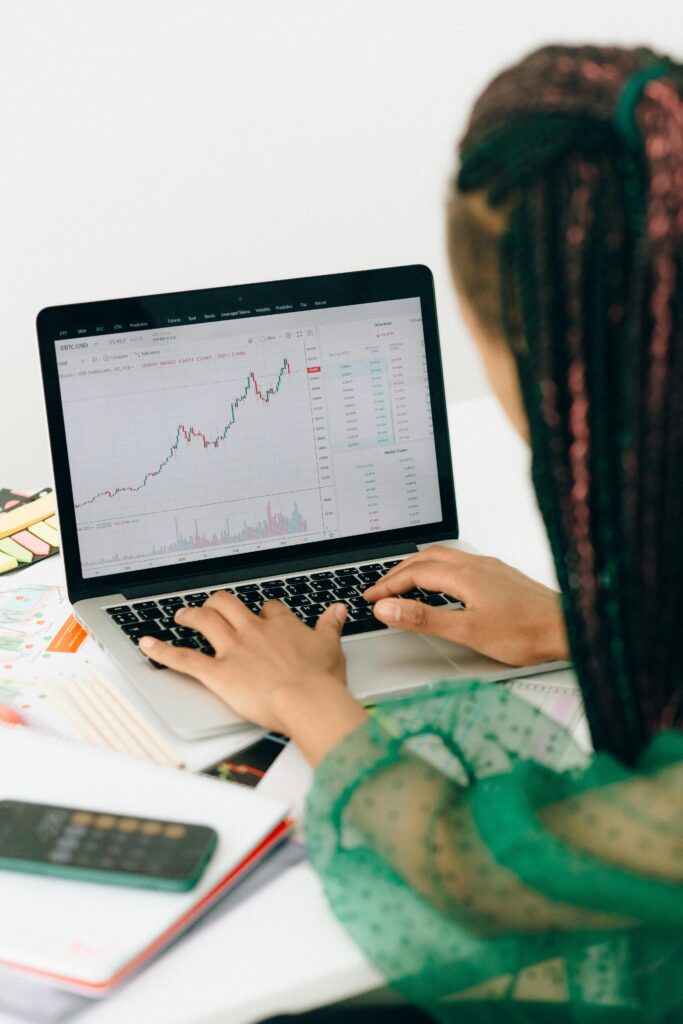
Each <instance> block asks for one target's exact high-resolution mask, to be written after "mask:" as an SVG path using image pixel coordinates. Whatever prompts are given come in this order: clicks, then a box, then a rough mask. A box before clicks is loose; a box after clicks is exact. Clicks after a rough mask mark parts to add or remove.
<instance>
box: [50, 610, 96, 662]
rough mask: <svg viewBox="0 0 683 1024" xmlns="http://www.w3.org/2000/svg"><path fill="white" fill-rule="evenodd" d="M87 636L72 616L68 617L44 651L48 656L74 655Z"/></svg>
mask: <svg viewBox="0 0 683 1024" xmlns="http://www.w3.org/2000/svg"><path fill="white" fill-rule="evenodd" d="M87 635H88V634H87V633H86V631H85V630H84V629H83V627H82V626H79V624H78V623H77V622H76V620H75V618H74V617H73V615H70V616H69V618H68V619H67V620H66V622H65V623H64V625H63V626H62V627H61V629H60V630H59V632H58V633H56V634H55V635H54V636H53V638H52V640H51V641H50V644H49V646H48V647H47V648H46V650H47V651H48V652H49V653H50V654H75V653H76V651H77V650H78V648H79V647H80V646H81V644H82V643H83V641H84V640H85V638H86V637H87Z"/></svg>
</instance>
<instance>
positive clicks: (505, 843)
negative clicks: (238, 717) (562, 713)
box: [307, 682, 683, 1024]
mask: <svg viewBox="0 0 683 1024" xmlns="http://www.w3.org/2000/svg"><path fill="white" fill-rule="evenodd" d="M307 838H308V843H309V849H310V856H311V860H312V863H313V864H314V866H315V868H316V869H317V871H318V872H319V874H320V877H321V879H322V881H323V884H324V888H325V891H326V893H327V897H328V899H329V901H330V904H331V906H332V908H333V910H334V912H335V914H336V915H337V916H338V918H339V919H340V921H341V922H342V923H343V924H344V925H345V927H346V928H347V929H348V931H349V932H350V934H351V935H352V937H353V938H354V939H355V941H356V942H357V943H358V944H359V945H360V946H361V948H362V949H363V950H364V951H365V953H366V954H367V956H368V957H369V959H370V960H371V961H373V962H374V963H375V965H376V966H377V967H378V968H379V970H380V971H381V972H382V973H383V974H384V975H385V976H386V977H387V979H388V980H389V981H390V982H391V983H392V984H393V985H394V986H395V987H396V988H397V989H399V990H400V991H401V993H402V994H403V995H404V996H405V997H406V998H407V999H408V1000H410V1001H411V1002H413V1003H415V1004H417V1005H419V1006H421V1007H422V1008H423V1009H425V1010H427V1011H428V1012H429V1013H431V1014H432V1015H433V1016H434V1017H435V1018H436V1019H437V1020H439V1021H443V1022H454V1024H455V1022H458V1024H460V1022H468V1024H469V1022H477V1024H478V1022H489V1021H490V1022H493V1021H495V1022H496V1024H504V1022H508V1021H510V1022H513V1021H514V1022H517V1021H519V1022H521V1021H524V1022H530V1021H534V1022H536V1021H538V1022H545V1021H548V1022H550V1021H552V1022H553V1024H563V1022H565V1021H567V1022H568V1021H572V1022H581V1024H584V1022H585V1024H588V1022H590V1024H593V1022H602V1021H606V1022H612V1021H615V1022H616V1021H618V1022H619V1024H632V1022H643V1024H644V1022H647V1024H652V1022H664V1021H666V1022H667V1024H673V1022H674V1021H680V1020H683V967H682V965H683V734H682V733H681V732H678V731H667V732H663V733H660V734H659V735H658V736H656V737H655V738H654V739H653V740H652V741H651V742H650V744H649V746H648V747H647V749H646V751H645V752H644V754H643V755H642V757H641V758H640V760H639V762H638V764H637V765H636V766H635V767H634V768H626V767H624V766H623V765H622V764H621V763H620V762H619V761H617V760H616V759H615V758H613V757H611V756H610V755H608V754H605V753H600V754H594V755H588V754H586V753H584V752H582V751H581V750H580V749H579V747H578V746H577V745H576V744H575V743H574V742H573V740H572V739H571V737H570V736H569V735H568V734H567V733H566V732H564V731H563V729H562V728H561V727H560V726H558V725H556V724H555V723H553V722H552V721H550V720H549V719H548V718H546V717H545V716H544V715H543V714H542V713H541V712H540V711H539V710H538V709H537V708H534V707H532V706H531V705H529V704H527V703H526V702H525V701H523V700H522V699H520V698H518V697H516V696H515V695H514V694H512V693H510V692H509V691H508V690H506V689H505V687H502V686H500V685H496V684H490V683H475V682H472V683H442V684H440V685H439V686H438V687H436V688H433V689H431V690H430V691H428V692H425V693H422V694H419V695H416V696H412V697H410V698H408V699H405V700H399V701H392V702H388V703H385V704H383V705H382V706H381V708H380V709H379V710H378V712H377V713H376V714H374V715H373V716H372V717H371V718H370V720H369V721H368V723H367V725H365V726H363V727H361V728H359V729H357V730H356V731H355V732H353V733H351V734H350V735H349V736H348V737H346V739H345V740H344V741H342V743H340V744H339V746H338V747H337V748H336V749H335V750H333V751H332V752H331V753H330V754H329V755H328V757H327V758H326V759H325V761H324V762H323V764H322V765H321V766H320V768H319V769H318V771H317V773H316V776H315V781H314V785H313V788H312V791H311V793H310V796H309V801H308V807H307Z"/></svg>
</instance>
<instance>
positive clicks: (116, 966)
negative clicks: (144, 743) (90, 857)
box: [0, 729, 289, 996]
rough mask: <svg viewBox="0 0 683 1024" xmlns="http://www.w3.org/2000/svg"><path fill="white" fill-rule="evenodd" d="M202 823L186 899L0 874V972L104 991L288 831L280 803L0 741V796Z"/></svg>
mask: <svg viewBox="0 0 683 1024" xmlns="http://www.w3.org/2000/svg"><path fill="white" fill-rule="evenodd" d="M3 798H13V799H24V800H40V801H42V802H45V803H56V804H59V803H61V804H67V805H69V806H74V807H79V806H80V807H84V808H97V809H102V810H111V811H112V812H118V813H126V814H132V815H143V816H146V817H147V816H149V817H154V818H167V819H175V820H180V821H188V822H193V821H194V822H197V823H201V824H206V825H210V826H212V827H213V828H215V829H216V831H217V832H218V835H219V841H218V846H217V849H216V852H215V854H214V856H213V859H212V860H211V862H210V864H209V866H208V868H207V869H206V871H205V873H204V875H203V876H202V878H201V880H200V882H199V884H198V885H197V886H196V887H195V888H194V889H193V890H191V891H190V892H186V893H164V892H158V891H154V890H145V889H122V888H121V887H120V886H107V885H99V884H94V883H87V882H75V881H65V880H62V879H56V878H48V877H43V876H39V875H28V874H21V873H19V872H14V871H0V907H2V913H1V914H0V967H4V968H14V969H16V970H17V971H20V972H23V973H24V974H25V975H26V976H32V977H34V978H35V977H39V978H41V979H43V980H44V981H48V982H50V983H51V984H52V985H56V986H58V987H60V988H64V989H68V990H70V991H74V992H80V993H82V994H84V995H89V996H103V995H106V994H107V993H108V992H109V991H111V989H112V988H114V987H115V986H116V985H117V984H119V983H120V982H121V981H123V980H124V979H125V978H127V977H129V976H130V975H132V974H133V973H134V972H136V971H137V970H139V969H140V968H141V967H143V966H144V965H145V964H146V963H147V962H148V961H149V960H151V959H152V958H153V957H155V956H156V955H158V954H159V953H160V952H161V951H162V950H163V949H164V948H165V947H166V946H167V945H169V944H170V943H171V942H172V941H174V939H176V938H177V937H178V936H179V935H180V934H181V933H182V932H183V931H184V930H185V929H186V928H188V927H189V926H190V925H191V924H193V923H194V921H196V920H197V918H198V917H200V916H201V915H202V914H203V913H205V912H206V911H207V910H208V909H209V908H210V907H211V906H212V905H213V904H214V903H215V902H216V901H217V900H218V899H219V898H220V897H221V896H222V895H223V894H224V893H225V892H227V891H228V889H230V888H231V887H232V886H233V885H234V884H235V883H236V882H237V881H238V880H239V879H240V878H241V877H242V876H243V875H244V874H246V872H247V871H249V869H250V868H251V867H253V866H254V865H255V864H257V863H258V862H259V860H260V859H261V858H262V857H263V856H264V855H265V854H266V853H267V852H268V851H269V850H270V849H271V848H272V847H273V846H274V845H276V844H277V843H278V842H279V841H280V840H281V839H283V838H284V837H285V835H286V834H287V833H288V831H289V823H288V822H287V820H286V814H287V804H286V802H285V801H283V800H278V799H273V798H269V797H263V796H260V795H259V794H258V793H255V792H253V791H250V790H248V789H246V788H245V787H241V786H237V785H234V784H229V783H225V782H223V781H220V780H217V779H210V778H205V777H203V776H196V775H190V774H186V773H184V772H179V771H177V770H175V769H172V768H165V767H162V766H159V765H151V764H146V763H140V762H138V761H134V760H132V759H130V758H127V757H122V756H121V755H118V754H116V753H114V752H111V751H101V750H94V749H93V748H91V747H81V746H77V745H74V744H68V743H65V742H64V741H62V740H58V739H53V738H46V737H44V736H40V735H38V734H36V733H32V732H31V731H30V730H28V729H21V730H20V729H15V730H9V729H6V730H5V731H3V733H2V736H1V737H0V799H3Z"/></svg>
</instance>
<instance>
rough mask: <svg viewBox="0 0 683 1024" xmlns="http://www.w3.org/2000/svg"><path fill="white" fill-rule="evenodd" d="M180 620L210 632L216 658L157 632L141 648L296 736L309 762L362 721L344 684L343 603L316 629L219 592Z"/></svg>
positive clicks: (236, 707) (252, 717) (271, 607)
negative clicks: (176, 643) (170, 641)
mask: <svg viewBox="0 0 683 1024" xmlns="http://www.w3.org/2000/svg"><path fill="white" fill-rule="evenodd" d="M175 619H176V621H177V623H178V625H181V626H188V627H189V628H190V629H196V630H198V631H199V632H200V633H201V634H202V635H203V636H205V637H206V639H207V640H208V642H209V643H210V644H211V646H212V647H213V648H214V650H215V652H216V654H215V656H214V657H209V655H206V654H202V653H201V652H200V651H195V650H191V649H189V648H185V647H173V646H172V645H171V644H167V643H163V642H162V641H160V640H155V639H154V638H153V637H143V638H142V639H141V640H140V648H141V649H142V650H143V651H144V653H145V654H146V655H148V656H149V657H150V658H152V660H153V661H157V662H159V664H161V665H166V666H168V668H172V669H175V670H176V671H178V672H184V673H186V674H187V675H189V676H193V677H194V678H195V679H197V680H199V681H200V682H201V683H203V684H204V685H205V686H207V687H208V688H209V689H210V690H212V691H213V692H214V693H215V694H216V695H217V696H218V697H220V698H221V699H222V700H224V701H225V703H226V704H229V705H230V707H231V708H232V709H233V711H235V712H236V713H237V714H238V715H241V716H242V717H243V718H245V719H247V720H248V721H251V722H254V723H255V724H256V725H261V726H263V727H264V728H266V729H271V730H274V731H276V732H281V733H284V734H285V735H287V736H291V737H292V739H294V740H296V742H297V743H298V744H299V746H300V747H301V749H302V751H303V753H304V755H305V756H306V757H308V759H309V760H310V761H311V762H312V763H314V764H317V763H318V762H319V761H320V760H322V758H323V757H324V756H325V754H326V753H327V751H328V750H329V749H331V747H333V746H335V745H336V743H337V742H339V740H340V739H341V738H342V737H343V736H344V735H346V733H347V732H350V731H351V730H352V729H354V728H355V727H356V726H357V725H360V724H361V722H363V721H364V720H365V718H366V712H365V710H364V709H363V708H362V707H361V706H360V705H359V704H358V703H357V701H356V700H354V698H353V697H352V696H351V694H350V693H349V692H348V690H347V689H346V662H345V659H344V655H343V653H342V649H341V642H340V638H341V631H342V627H343V625H344V621H345V619H346V608H345V606H344V605H341V604H334V605H330V607H329V608H327V609H326V610H325V612H324V613H323V614H322V615H321V616H320V618H319V619H318V622H317V624H316V626H315V628H314V629H311V628H310V626H306V625H304V623H303V622H301V621H300V620H299V619H297V617H296V615H294V613H293V612H292V611H291V610H290V609H289V608H287V607H286V605H284V604H281V603H280V602H279V601H267V602H266V604H264V606H263V608H262V610H261V614H260V615H255V614H254V613H253V612H251V611H250V610H249V609H248V608H246V607H245V605H243V604H242V602H241V601H240V600H239V598H237V597H234V596H233V595H232V594H228V593H225V592H222V593H217V594H213V595H212V596H211V597H210V598H209V599H208V601H206V603H205V604H204V605H202V606H201V607H197V608H181V609H179V611H178V612H176V615H175Z"/></svg>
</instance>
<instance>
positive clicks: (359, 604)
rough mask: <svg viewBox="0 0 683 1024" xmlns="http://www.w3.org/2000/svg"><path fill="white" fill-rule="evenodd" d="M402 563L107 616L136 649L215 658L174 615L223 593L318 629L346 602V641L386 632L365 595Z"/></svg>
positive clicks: (118, 609)
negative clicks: (145, 644)
mask: <svg viewBox="0 0 683 1024" xmlns="http://www.w3.org/2000/svg"><path fill="white" fill-rule="evenodd" d="M401 561H402V559H400V558H397V559H392V560H390V561H384V562H370V563H367V564H362V565H347V566H343V567H342V568H340V569H328V570H326V571H324V572H308V573H301V574H299V575H297V576H281V577H273V578H272V579H268V580H259V582H258V583H238V584H232V585H231V586H229V587H213V588H211V589H210V590H198V591H192V592H190V593H186V594H171V595H165V596H163V597H158V598H147V599H146V600H144V601H131V602H130V603H129V604H121V605H116V606H115V607H111V608H106V609H105V611H106V612H107V614H108V615H109V616H111V620H112V622H113V623H115V624H116V625H117V626H118V627H119V629H120V630H121V631H122V632H123V633H124V634H125V635H126V636H127V637H128V639H129V640H130V641H131V642H132V643H134V644H137V642H138V640H139V639H140V637H142V636H154V637H156V638H157V639H158V640H166V641H169V642H170V643H172V644H173V645H174V646H176V647H189V648H192V649H194V650H198V651H202V652H203V653H204V654H209V655H213V654H215V651H214V649H213V647H212V646H211V644H209V643H208V641H207V640H206V639H205V638H204V637H203V636H202V634H201V633H198V632H197V631H196V630H193V629H189V628H187V627H186V626H179V625H178V624H177V623H176V621H175V619H174V618H173V616H174V615H175V613H176V611H177V610H178V608H183V607H188V608H189V607H194V606H196V605H202V604H204V602H205V601H206V600H207V598H209V597H210V596H211V594H218V593H221V592H223V591H225V592H226V593H228V594H235V595H236V596H237V597H239V599H240V600H241V601H242V602H243V603H244V604H245V605H246V606H247V608H249V609H251V611H253V612H257V613H258V612H259V611H260V610H261V607H262V605H263V604H264V603H265V602H266V601H270V600H272V599H274V598H276V599H277V600H279V601H282V602H283V603H284V604H286V605H288V606H289V607H290V608H291V609H292V611H293V612H294V614H295V615H297V616H298V617H299V618H300V619H301V620H302V621H303V622H305V623H306V625H307V626H315V624H316V622H317V621H318V617H319V616H320V615H322V613H323V611H324V610H325V608H326V607H327V606H328V605H330V604H333V603H334V602H336V601H343V602H344V604H345V605H346V607H347V609H348V617H347V620H346V622H345V624H344V629H343V631H342V636H352V635H354V634H358V633H369V632H372V631H373V630H380V629H386V628H387V627H386V626H385V625H384V623H383V622H380V621H379V620H378V619H376V618H375V616H374V615H373V614H372V605H370V604H368V602H367V601H366V600H365V598H364V597H363V592H364V591H365V590H366V589H367V588H368V587H370V586H371V585H372V584H373V583H376V582H377V580H378V579H380V578H381V577H382V576H383V575H384V574H385V573H386V572H388V571H389V569H391V568H392V567H393V566H395V565H398V564H399V562H401ZM397 596H400V597H407V598H410V599H412V600H415V601H422V602H424V603H425V604H429V605H443V606H445V607H446V606H447V607H451V608H461V607H462V604H461V602H460V601H458V600H457V599H456V598H453V597H450V596H449V595H447V594H437V593H434V592H432V591H427V590H422V589H420V588H417V589H415V590H410V591H408V592H407V593H405V594H401V595H397ZM146 660H148V661H150V664H152V665H154V667H155V668H164V667H165V666H163V665H159V664H157V663H156V662H154V661H151V660H150V659H146Z"/></svg>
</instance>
